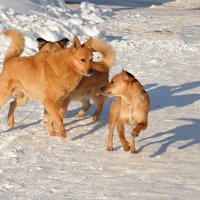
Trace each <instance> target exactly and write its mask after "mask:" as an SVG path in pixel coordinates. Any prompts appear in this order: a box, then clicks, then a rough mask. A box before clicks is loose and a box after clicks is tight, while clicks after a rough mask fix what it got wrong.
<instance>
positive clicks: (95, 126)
mask: <svg viewBox="0 0 200 200" xmlns="http://www.w3.org/2000/svg"><path fill="white" fill-rule="evenodd" d="M112 101H113V98H112V97H111V98H108V100H107V102H106V103H105V104H104V107H103V110H102V112H101V116H100V119H99V120H97V121H92V119H91V122H89V123H87V124H85V123H84V121H85V120H87V119H88V118H90V116H91V115H92V114H93V112H94V109H95V106H94V105H92V106H91V108H90V109H89V110H88V112H87V113H86V117H82V118H79V119H74V120H72V121H71V122H67V123H65V126H68V125H71V124H75V125H74V126H73V127H71V128H69V129H67V131H70V130H73V129H81V128H84V127H85V126H92V128H91V129H89V130H88V131H87V132H86V133H82V134H79V135H77V136H75V137H73V138H72V140H78V139H82V138H83V137H85V136H89V135H91V134H95V133H97V132H98V130H99V129H101V128H102V127H104V126H106V125H107V124H108V121H109V108H110V105H111V103H112ZM79 109H80V108H78V109H73V110H71V111H69V112H68V114H67V117H71V116H74V115H75V114H76V113H77V112H78V111H79ZM82 122H83V123H82ZM77 123H78V124H77ZM81 130H82V129H81ZM83 130H84V129H83Z"/></svg>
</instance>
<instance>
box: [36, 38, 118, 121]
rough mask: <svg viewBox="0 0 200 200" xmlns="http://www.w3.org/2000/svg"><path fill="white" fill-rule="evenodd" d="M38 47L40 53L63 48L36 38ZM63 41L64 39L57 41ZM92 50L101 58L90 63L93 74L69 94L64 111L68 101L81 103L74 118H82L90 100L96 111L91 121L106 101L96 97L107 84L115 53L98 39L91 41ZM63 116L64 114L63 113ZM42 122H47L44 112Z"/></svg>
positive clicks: (98, 113)
mask: <svg viewBox="0 0 200 200" xmlns="http://www.w3.org/2000/svg"><path fill="white" fill-rule="evenodd" d="M37 41H38V47H39V50H40V51H48V52H51V51H55V50H60V48H65V46H58V45H57V42H49V41H46V40H44V39H42V38H38V39H37ZM61 41H65V40H64V39H62V40H60V41H58V42H59V43H60V42H61ZM92 50H93V52H100V53H101V54H102V58H101V59H100V60H99V61H92V63H91V68H92V69H94V73H93V74H92V76H90V77H83V79H82V80H81V82H80V83H79V85H78V87H76V89H75V90H73V91H72V92H71V94H70V97H69V98H68V99H66V101H65V103H66V109H67V105H68V103H69V102H70V101H76V100H78V101H81V102H82V105H83V106H82V108H81V110H80V111H79V112H78V113H77V114H76V117H77V118H79V117H82V116H84V114H85V113H86V112H87V110H88V109H89V108H90V106H91V104H90V100H93V101H94V103H95V105H96V110H95V112H94V113H93V115H92V118H93V120H98V119H99V116H100V114H101V111H102V109H103V105H104V103H105V101H106V100H107V97H106V96H102V95H97V94H98V93H99V92H100V90H99V89H100V87H102V86H104V85H105V84H107V83H108V82H109V81H108V76H109V69H110V67H111V66H112V64H113V62H114V59H115V52H114V50H113V48H112V47H111V46H110V45H109V44H108V43H106V42H104V41H102V40H100V39H93V41H92ZM63 115H64V113H63ZM44 121H45V122H47V121H48V113H47V112H45V115H44Z"/></svg>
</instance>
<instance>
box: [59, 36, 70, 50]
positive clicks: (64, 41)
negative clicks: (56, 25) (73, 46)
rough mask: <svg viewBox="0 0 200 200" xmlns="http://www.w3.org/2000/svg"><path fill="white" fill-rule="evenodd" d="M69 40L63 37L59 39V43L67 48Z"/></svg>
mask: <svg viewBox="0 0 200 200" xmlns="http://www.w3.org/2000/svg"><path fill="white" fill-rule="evenodd" d="M67 42H69V39H68V38H63V39H62V40H59V41H58V43H59V44H60V46H61V47H63V48H66V46H67Z"/></svg>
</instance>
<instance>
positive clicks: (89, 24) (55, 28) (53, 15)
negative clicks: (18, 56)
mask: <svg viewBox="0 0 200 200" xmlns="http://www.w3.org/2000/svg"><path fill="white" fill-rule="evenodd" d="M105 18H106V16H103V14H102V10H101V9H100V8H98V7H97V6H96V5H94V4H90V3H87V2H82V3H81V5H80V8H78V9H74V10H71V9H70V8H68V7H67V6H66V4H65V3H64V1H58V0H29V1H27V0H21V1H18V2H17V4H16V1H15V0H10V1H6V0H3V1H1V4H0V22H1V23H0V32H1V35H2V32H3V31H4V30H6V29H9V28H15V29H18V30H20V31H22V32H23V33H24V35H25V38H26V48H28V49H25V55H31V54H32V53H33V52H35V51H37V43H36V42H35V39H36V38H37V37H43V38H45V39H46V40H58V39H61V38H63V37H68V38H69V39H72V38H73V36H74V35H77V36H79V38H81V40H86V39H87V38H88V36H93V37H98V38H103V37H105V32H104V31H103V30H101V29H100V28H99V27H98V24H100V23H103V22H104V20H105ZM0 45H1V47H2V46H7V45H8V43H6V44H5V41H4V38H2V36H1V37H0ZM4 51H5V48H1V50H0V53H1V57H2V53H3V52H4ZM1 59H2V58H1Z"/></svg>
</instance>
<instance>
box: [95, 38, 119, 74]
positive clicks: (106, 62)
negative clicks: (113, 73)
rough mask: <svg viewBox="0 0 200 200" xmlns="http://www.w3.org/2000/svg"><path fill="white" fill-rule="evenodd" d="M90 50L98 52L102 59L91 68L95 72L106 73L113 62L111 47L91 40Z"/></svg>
mask: <svg viewBox="0 0 200 200" xmlns="http://www.w3.org/2000/svg"><path fill="white" fill-rule="evenodd" d="M92 49H93V51H95V52H100V53H101V54H102V58H101V60H100V61H95V62H93V66H92V67H93V68H94V69H96V70H97V71H102V72H107V71H109V69H110V68H111V66H112V64H113V62H114V61H115V52H114V49H113V47H112V46H111V45H109V44H108V43H107V42H105V41H103V40H100V39H93V42H92Z"/></svg>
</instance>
